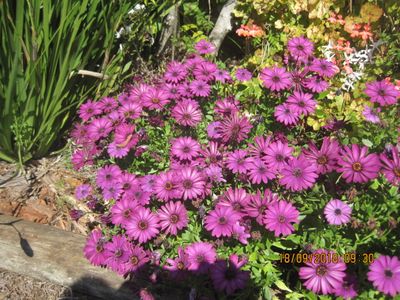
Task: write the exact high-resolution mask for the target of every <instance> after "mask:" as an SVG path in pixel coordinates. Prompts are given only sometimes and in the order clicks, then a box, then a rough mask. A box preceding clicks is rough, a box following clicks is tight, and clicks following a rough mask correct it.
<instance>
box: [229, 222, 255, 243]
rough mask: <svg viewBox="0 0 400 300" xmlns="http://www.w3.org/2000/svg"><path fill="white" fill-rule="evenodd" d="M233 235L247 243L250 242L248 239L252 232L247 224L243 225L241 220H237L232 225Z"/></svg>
mask: <svg viewBox="0 0 400 300" xmlns="http://www.w3.org/2000/svg"><path fill="white" fill-rule="evenodd" d="M232 237H233V238H234V239H235V240H238V241H239V242H241V243H242V244H243V245H247V244H248V243H249V242H248V241H247V240H248V239H249V238H250V237H251V234H250V233H249V230H247V228H246V227H245V226H242V225H240V223H239V222H236V223H235V224H234V225H233V227H232Z"/></svg>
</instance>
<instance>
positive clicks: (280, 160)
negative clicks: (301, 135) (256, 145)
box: [263, 140, 293, 171]
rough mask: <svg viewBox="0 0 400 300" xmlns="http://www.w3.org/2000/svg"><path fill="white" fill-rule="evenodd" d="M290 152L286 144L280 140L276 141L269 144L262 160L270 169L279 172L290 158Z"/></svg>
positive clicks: (290, 149)
mask: <svg viewBox="0 0 400 300" xmlns="http://www.w3.org/2000/svg"><path fill="white" fill-rule="evenodd" d="M292 150H293V149H292V148H291V147H289V145H288V144H287V143H282V142H281V141H280V140H279V141H276V142H274V143H271V144H269V146H268V149H267V151H266V154H265V156H264V157H263V160H264V161H265V162H266V163H267V164H268V166H269V167H270V168H271V169H273V170H277V171H280V170H281V169H282V168H283V167H284V166H285V165H286V161H287V160H288V159H289V158H290V157H291V156H292Z"/></svg>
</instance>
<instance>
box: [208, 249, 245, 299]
mask: <svg viewBox="0 0 400 300" xmlns="http://www.w3.org/2000/svg"><path fill="white" fill-rule="evenodd" d="M246 263H247V260H246V259H242V260H239V257H238V256H237V255H236V254H231V255H230V256H229V260H228V264H227V262H226V261H225V260H218V261H217V262H216V263H215V264H213V265H212V266H211V268H210V276H211V280H212V281H213V285H214V287H215V289H216V290H218V291H221V292H222V291H224V292H226V294H227V295H232V294H233V293H234V292H235V291H237V290H241V289H244V288H245V287H246V285H247V282H248V280H249V279H250V272H249V271H242V270H240V268H241V267H243V266H244V265H245V264H246Z"/></svg>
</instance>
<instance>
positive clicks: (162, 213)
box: [158, 201, 189, 235]
mask: <svg viewBox="0 0 400 300" xmlns="http://www.w3.org/2000/svg"><path fill="white" fill-rule="evenodd" d="M158 217H159V219H160V226H161V229H162V230H165V233H167V234H172V235H177V234H178V230H181V229H182V228H184V227H186V226H187V224H188V222H189V219H188V215H187V210H186V208H185V206H184V205H183V204H182V202H180V201H178V202H168V203H166V204H165V205H164V206H162V207H161V208H160V210H159V212H158Z"/></svg>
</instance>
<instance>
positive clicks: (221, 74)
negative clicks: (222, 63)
mask: <svg viewBox="0 0 400 300" xmlns="http://www.w3.org/2000/svg"><path fill="white" fill-rule="evenodd" d="M214 77H215V80H217V81H219V82H221V83H226V82H229V81H231V80H232V77H231V75H229V72H228V71H226V70H221V69H217V71H216V72H215V73H214Z"/></svg>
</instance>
